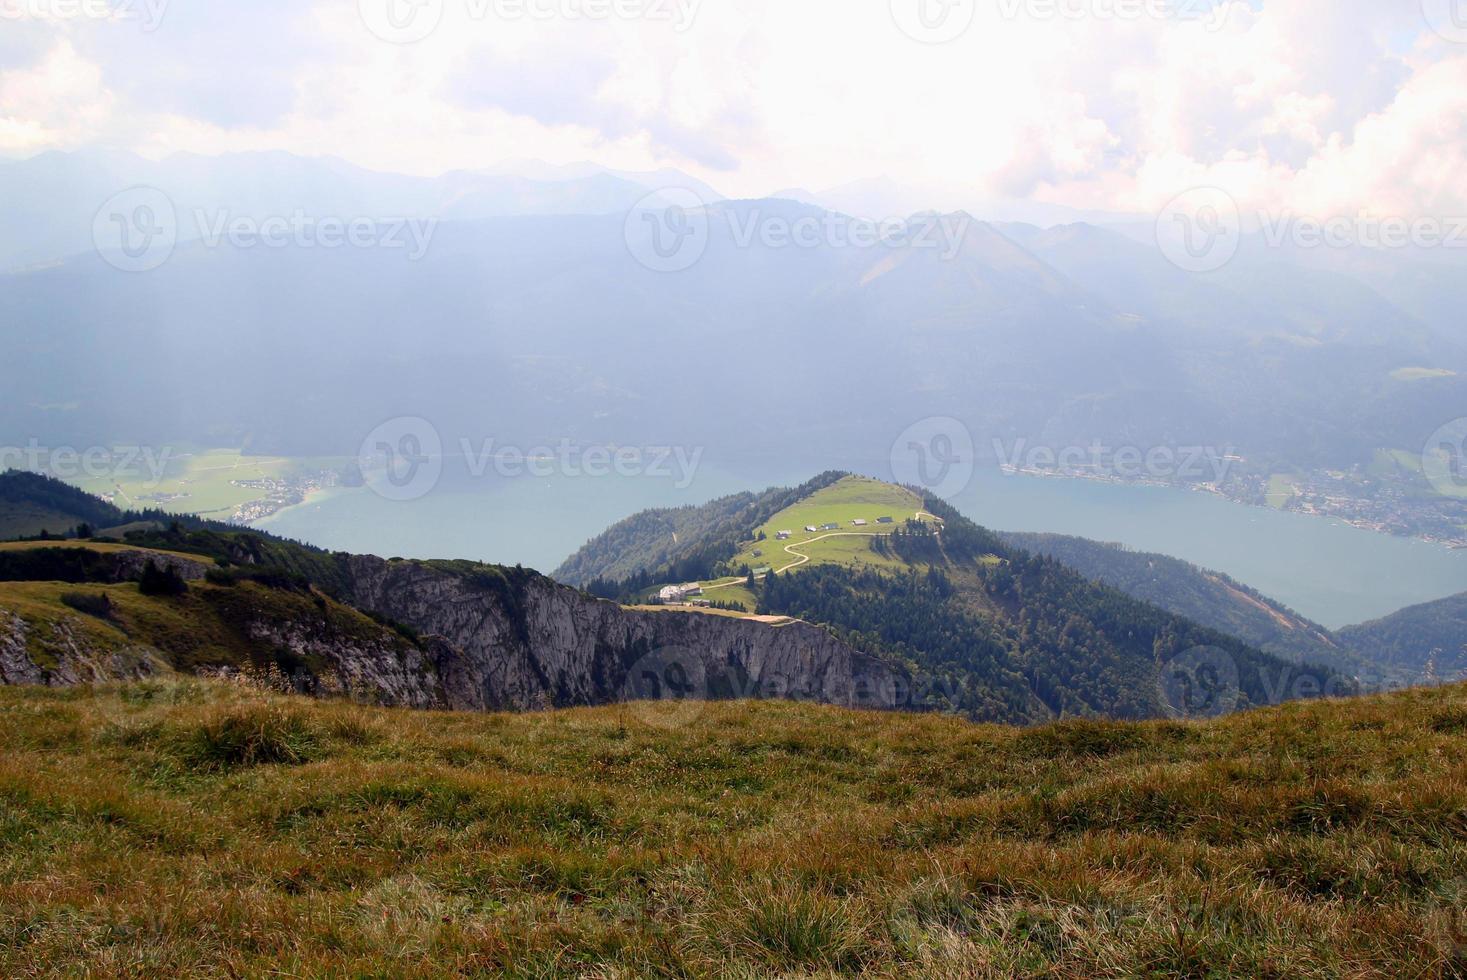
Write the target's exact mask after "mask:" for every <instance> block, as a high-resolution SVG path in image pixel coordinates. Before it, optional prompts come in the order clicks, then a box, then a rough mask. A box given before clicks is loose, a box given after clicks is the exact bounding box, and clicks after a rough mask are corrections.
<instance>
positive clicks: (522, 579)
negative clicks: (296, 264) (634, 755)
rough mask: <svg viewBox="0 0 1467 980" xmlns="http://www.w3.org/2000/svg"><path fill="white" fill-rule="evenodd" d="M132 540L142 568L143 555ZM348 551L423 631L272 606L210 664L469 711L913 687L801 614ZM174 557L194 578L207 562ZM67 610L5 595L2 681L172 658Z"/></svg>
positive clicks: (849, 695)
mask: <svg viewBox="0 0 1467 980" xmlns="http://www.w3.org/2000/svg"><path fill="white" fill-rule="evenodd" d="M133 554H135V555H137V556H138V558H139V559H140V560H139V561H138V562H137V564H136V566H135V567H136V568H137V571H138V573H139V574H141V569H142V567H143V566H144V565H145V564H146V561H147V560H148V556H147V554H146V553H133ZM340 561H341V562H342V571H343V573H344V575H343V577H344V579H345V581H346V582H347V583H348V586H347V589H348V593H349V594H346V595H343V596H342V597H341V598H342V599H344V600H345V601H346V602H348V603H349V604H350V605H353V606H355V607H357V608H358V609H361V610H363V611H366V612H370V613H374V614H376V615H378V616H382V617H386V618H388V619H390V620H392V621H394V622H396V623H399V624H402V625H405V626H408V627H411V628H412V629H413V630H414V631H416V632H417V633H418V634H419V635H420V636H421V639H420V640H418V641H416V642H410V641H408V640H407V639H405V638H404V637H402V636H399V635H398V634H397V633H395V632H393V631H392V630H391V629H388V628H387V627H385V626H383V627H375V626H374V625H373V624H366V625H365V626H363V627H351V628H342V627H341V626H340V625H339V621H338V625H333V620H332V619H331V618H330V617H318V616H316V615H314V614H303V613H299V612H297V613H294V614H291V615H290V616H289V617H286V616H284V615H282V614H279V613H271V612H270V611H269V609H268V607H266V606H264V605H262V606H261V608H260V609H258V610H256V611H255V612H254V614H250V613H249V612H248V611H247V612H246V614H245V615H244V617H243V618H240V617H235V618H232V619H231V620H230V622H231V623H232V624H233V625H231V626H230V627H229V628H230V629H232V630H234V631H236V632H239V633H242V634H243V636H244V638H245V639H246V640H247V641H248V643H249V644H250V645H251V646H252V647H255V648H256V649H257V651H258V654H259V656H258V657H257V658H255V659H254V663H253V664H251V663H239V664H222V665H221V664H220V663H219V662H218V661H217V660H216V661H213V665H212V666H210V667H208V668H204V669H205V671H206V672H209V673H220V674H230V673H238V672H240V671H243V670H247V669H253V667H254V666H255V665H258V664H259V663H265V664H274V665H285V666H284V667H283V673H284V674H285V676H286V677H287V679H288V680H289V681H290V683H292V684H293V685H294V686H295V687H296V689H297V690H300V691H301V692H303V693H308V694H315V695H322V696H341V697H349V698H351V699H353V700H357V701H366V702H372V703H377V704H384V705H392V706H404V707H415V708H450V709H455V710H474V711H482V710H531V709H540V708H551V707H568V706H573V705H596V704H607V703H611V702H617V701H628V700H648V699H662V698H677V699H680V700H705V699H710V698H756V697H757V698H771V697H780V698H796V699H801V700H810V701H816V702H820V703H824V704H839V705H846V706H852V707H870V708H892V707H896V706H898V703H899V700H900V698H901V696H902V693H903V692H905V691H906V690H907V687H906V685H905V683H904V675H903V674H902V672H900V671H898V670H895V669H893V668H892V667H891V666H889V665H888V664H886V663H885V662H883V661H881V660H878V659H876V658H874V657H871V656H868V655H866V654H863V653H861V652H859V651H856V650H854V649H852V648H851V647H849V646H848V645H846V644H845V643H842V642H841V641H839V640H838V639H836V638H835V637H834V636H832V635H831V634H830V633H828V632H826V631H825V630H823V629H820V628H818V627H815V626H811V625H809V624H807V623H792V624H790V625H786V626H773V625H769V624H766V623H761V622H755V621H752V620H744V619H738V618H733V617H724V616H713V615H705V614H701V613H679V612H646V611H635V610H628V609H624V608H622V607H621V606H618V605H616V604H615V603H611V602H605V601H602V600H598V599H594V598H591V597H590V596H587V595H585V594H584V593H581V592H578V591H576V590H574V589H570V588H567V587H565V586H562V585H558V584H556V583H555V582H553V581H551V580H550V579H547V578H544V577H543V576H540V575H538V574H535V573H533V572H522V571H519V570H503V571H501V570H498V569H486V568H481V567H477V566H474V567H466V568H465V569H464V570H463V571H462V572H461V573H460V572H454V571H445V570H442V569H440V568H435V567H430V566H428V565H423V564H419V563H415V562H386V561H383V560H381V559H379V558H371V557H348V556H342V557H341V558H340ZM189 564H195V563H184V565H189ZM119 567H120V566H119ZM175 567H179V572H180V574H185V575H187V576H188V577H192V578H197V577H199V576H201V575H202V574H203V568H204V567H203V566H202V565H197V568H186V567H180V566H175ZM195 572H197V574H195ZM319 601H320V602H322V603H324V602H325V600H324V599H321V600H319ZM236 608H237V607H236ZM322 608H324V606H323V607H322ZM68 622H69V621H68V620H62V621H60V622H58V623H38V624H27V623H26V622H25V621H24V620H23V619H22V618H21V617H19V616H14V615H10V614H8V613H6V612H5V611H4V610H0V683H6V684H47V685H53V686H54V685H64V684H88V683H97V682H105V681H116V680H130V679H135V678H138V677H145V676H149V675H151V674H154V673H156V672H158V671H160V670H167V669H169V668H168V663H167V658H166V657H165V656H164V655H162V654H159V653H157V651H149V650H148V649H147V648H132V647H129V648H127V649H125V650H123V651H122V652H116V651H115V650H112V649H106V650H104V649H100V642H101V641H98V640H95V639H90V640H89V639H88V637H89V634H88V633H87V631H85V630H74V629H72V628H71V627H70V626H69V625H68ZM364 623H365V621H364ZM37 629H48V630H51V631H52V634H48V635H47V637H46V642H45V643H44V644H40V647H41V648H42V649H44V650H46V652H47V656H46V658H45V660H46V662H45V663H37V662H36V660H35V658H33V657H32V656H31V655H30V654H29V653H28V649H31V648H34V647H36V646H37V644H35V643H34V642H33V641H34V640H35V639H36V638H35V637H33V636H31V635H30V631H31V630H37ZM155 641H156V642H157V643H159V645H160V646H164V647H169V648H172V647H173V646H175V644H172V643H170V642H169V640H168V638H163V637H159V638H155ZM52 660H54V661H55V663H54V664H53V663H51V661H52Z"/></svg>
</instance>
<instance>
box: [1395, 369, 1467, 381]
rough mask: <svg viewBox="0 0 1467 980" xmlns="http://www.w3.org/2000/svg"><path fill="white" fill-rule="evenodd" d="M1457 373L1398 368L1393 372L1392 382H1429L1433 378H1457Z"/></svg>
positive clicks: (1445, 370)
mask: <svg viewBox="0 0 1467 980" xmlns="http://www.w3.org/2000/svg"><path fill="white" fill-rule="evenodd" d="M1456 376H1457V372H1456V371H1449V370H1447V369H1446V368H1425V367H1409V368H1397V369H1396V370H1394V371H1392V372H1391V380H1392V381H1428V380H1430V379H1432V378H1455V377H1456Z"/></svg>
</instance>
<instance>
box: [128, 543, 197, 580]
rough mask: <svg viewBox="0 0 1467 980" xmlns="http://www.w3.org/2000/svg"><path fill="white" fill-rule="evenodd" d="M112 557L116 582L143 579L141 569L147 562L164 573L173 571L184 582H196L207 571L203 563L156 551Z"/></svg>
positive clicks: (136, 552) (132, 552) (145, 566)
mask: <svg viewBox="0 0 1467 980" xmlns="http://www.w3.org/2000/svg"><path fill="white" fill-rule="evenodd" d="M113 557H114V558H115V560H116V562H117V564H116V566H115V569H114V573H113V574H114V575H115V578H114V581H117V582H136V581H137V580H138V579H140V578H142V577H143V569H145V568H147V567H148V562H152V563H153V564H154V565H156V566H158V567H159V568H161V569H163V570H164V571H167V570H168V569H170V568H171V569H173V570H174V571H176V572H178V575H179V577H180V578H182V579H183V580H184V581H185V582H198V581H200V580H201V579H203V577H204V574H205V573H206V572H207V571H208V570H209V568H208V566H207V565H205V564H204V563H203V562H198V561H190V560H189V559H187V558H182V557H180V556H178V555H165V554H162V553H161V552H157V551H118V552H113Z"/></svg>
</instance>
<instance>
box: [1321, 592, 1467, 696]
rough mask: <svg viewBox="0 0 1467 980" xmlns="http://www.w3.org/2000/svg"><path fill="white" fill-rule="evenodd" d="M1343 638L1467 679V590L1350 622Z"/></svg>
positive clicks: (1387, 660) (1406, 664)
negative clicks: (1372, 619)
mask: <svg viewBox="0 0 1467 980" xmlns="http://www.w3.org/2000/svg"><path fill="white" fill-rule="evenodd" d="M1338 635H1339V637H1340V639H1341V640H1342V641H1344V642H1346V643H1348V644H1350V646H1352V647H1354V648H1355V649H1357V650H1360V651H1361V652H1362V653H1365V654H1367V655H1369V656H1371V657H1374V658H1375V659H1376V660H1378V661H1380V662H1381V663H1384V664H1391V665H1393V666H1397V667H1401V668H1403V669H1406V670H1410V671H1412V672H1413V673H1416V674H1418V675H1419V674H1422V673H1424V672H1426V671H1427V669H1428V666H1429V667H1430V669H1431V671H1432V673H1433V674H1434V676H1435V677H1436V678H1440V679H1443V680H1454V679H1459V678H1467V593H1464V594H1463V595H1458V596H1452V597H1451V598H1448V599H1441V600H1439V601H1437V602H1428V603H1423V604H1422V605H1419V606H1411V607H1410V608H1408V609H1402V610H1401V611H1400V612H1396V613H1392V614H1391V615H1389V616H1386V617H1385V618H1383V619H1377V620H1374V621H1373V622H1369V623H1362V624H1360V625H1359V626H1348V627H1346V628H1345V629H1342V630H1340V631H1339V633H1338Z"/></svg>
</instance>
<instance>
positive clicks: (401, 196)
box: [0, 149, 719, 271]
mask: <svg viewBox="0 0 1467 980" xmlns="http://www.w3.org/2000/svg"><path fill="white" fill-rule="evenodd" d="M136 187H149V188H156V189H157V190H160V191H162V192H163V193H164V194H165V195H166V196H167V198H168V199H169V200H170V201H171V202H172V205H173V210H174V214H173V218H174V220H176V222H177V231H178V237H179V239H180V240H182V241H187V240H189V239H193V238H197V237H199V235H200V234H201V233H202V232H203V231H204V230H205V229H207V228H208V227H209V226H210V224H211V222H212V221H213V219H214V218H215V217H217V216H218V215H221V214H223V215H227V216H228V218H229V219H231V220H233V219H239V218H248V219H252V220H253V221H256V222H259V221H263V220H264V219H266V218H270V217H285V218H290V217H292V216H294V215H296V214H300V215H302V216H303V217H304V218H305V219H306V220H307V221H309V222H312V223H314V222H317V221H323V220H327V219H336V220H340V221H344V222H349V221H354V220H357V219H362V218H366V219H369V220H387V219H394V218H424V219H429V218H436V219H444V220H472V219H477V218H487V217H502V216H508V215H553V214H607V213H610V212H617V213H619V214H624V213H625V212H626V211H627V210H628V209H630V208H631V207H632V206H634V205H635V204H637V203H638V202H640V201H644V200H646V199H647V198H648V195H655V194H657V193H658V192H661V191H663V190H665V189H667V188H681V187H686V188H690V189H693V190H694V192H695V193H697V194H699V195H700V196H701V197H702V198H703V199H704V200H705V201H708V202H710V203H711V202H713V201H716V200H718V199H719V195H718V194H717V192H715V191H713V189H712V188H710V187H708V186H707V185H706V184H703V183H701V182H699V181H695V180H693V179H692V178H691V177H688V176H686V175H685V174H680V173H678V172H676V171H667V172H660V173H645V174H635V173H624V172H614V171H608V170H606V169H604V168H600V167H595V166H592V165H587V166H583V167H575V168H551V167H547V166H543V165H542V166H539V167H532V166H530V165H529V164H526V165H523V166H520V167H510V168H501V169H498V170H496V171H493V172H488V171H484V172H481V171H465V170H457V171H451V172H449V173H446V174H444V175H442V176H440V177H413V176H406V175H402V174H392V173H381V172H376V171H371V170H365V169H363V168H361V167H357V166H354V165H352V164H349V163H346V162H345V161H342V160H338V159H335V158H331V157H301V156H295V155H292V154H289V153H283V152H258V153H236V154H225V155H221V156H214V157H209V156H200V155H197V154H189V153H180V154H175V155H172V156H169V157H166V158H164V159H162V160H156V161H155V160H149V159H145V158H143V157H140V156H137V155H135V154H131V153H126V152H120V151H105V150H95V149H91V150H85V151H78V152H75V153H65V152H59V151H51V152H47V153H43V154H40V155H39V156H36V157H32V158H29V159H25V160H14V161H0V271H7V270H11V269H17V268H22V267H25V266H30V265H35V264H38V263H47V262H54V261H56V260H59V259H64V258H67V257H70V256H75V255H80V254H82V253H84V252H88V251H90V250H91V249H92V248H93V239H92V231H93V221H94V219H95V218H96V216H97V214H98V211H99V209H101V208H102V206H103V204H104V203H106V202H108V201H110V200H112V199H113V198H114V197H115V196H116V195H118V194H120V193H122V192H124V191H127V190H129V189H132V188H136ZM653 200H654V201H658V200H662V199H660V198H657V197H654V198H653ZM201 212H202V216H201ZM159 217H160V218H162V217H163V216H161V215H160V216H159ZM201 217H202V220H201Z"/></svg>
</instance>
